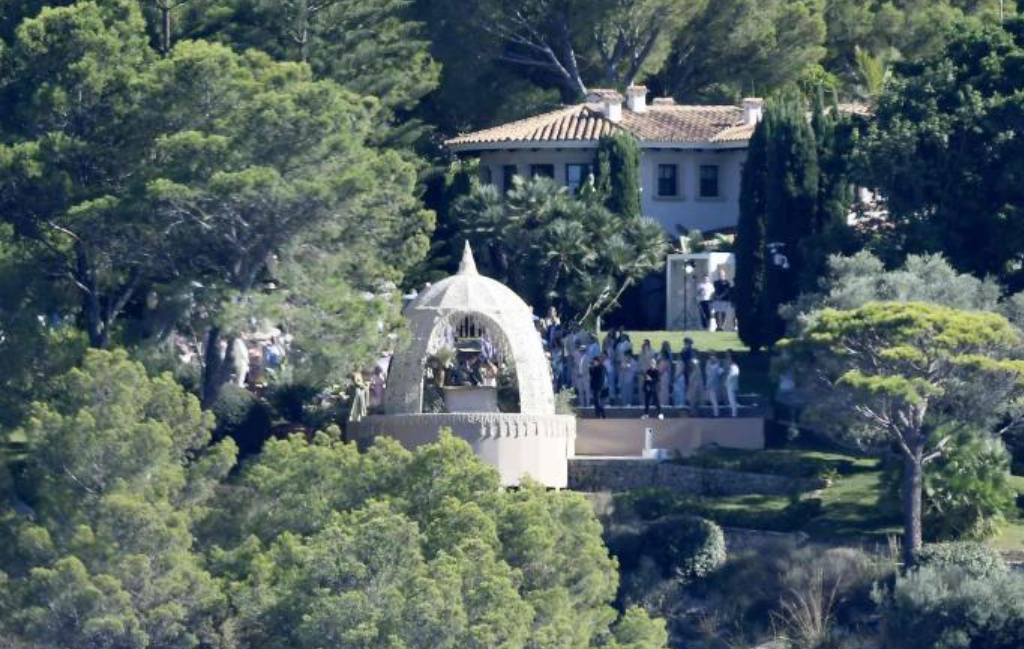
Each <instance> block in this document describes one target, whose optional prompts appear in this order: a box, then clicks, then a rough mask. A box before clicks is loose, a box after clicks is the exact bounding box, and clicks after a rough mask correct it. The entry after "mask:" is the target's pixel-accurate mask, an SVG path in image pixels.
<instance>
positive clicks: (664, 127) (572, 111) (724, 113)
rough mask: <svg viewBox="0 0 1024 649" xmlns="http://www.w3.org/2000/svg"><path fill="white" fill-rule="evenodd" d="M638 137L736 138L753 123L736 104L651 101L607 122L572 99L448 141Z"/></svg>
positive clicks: (592, 107)
mask: <svg viewBox="0 0 1024 649" xmlns="http://www.w3.org/2000/svg"><path fill="white" fill-rule="evenodd" d="M620 129H622V130H626V131H628V132H630V133H632V134H633V135H634V136H635V137H636V138H637V139H639V140H640V141H641V142H665V143H680V144H684V143H701V142H709V143H710V142H739V141H743V140H747V139H749V138H750V135H751V133H752V132H753V126H752V125H747V124H744V123H743V109H742V108H739V107H737V106H677V105H666V104H654V105H651V106H648V107H647V110H646V111H644V112H642V113H635V112H633V111H631V110H628V109H627V108H626V107H623V110H622V120H621V121H620V122H618V123H613V122H611V121H610V120H609V119H608V118H606V117H605V116H604V114H603V113H602V112H601V107H600V105H599V104H576V105H574V106H566V107H564V108H559V109H557V110H553V111H551V112H548V113H544V114H542V115H536V116H534V117H528V118H526V119H521V120H518V121H515V122H509V123H508V124H502V125H500V126H495V127H493V128H489V129H484V130H482V131H476V132H475V133H466V134H464V135H460V136H458V137H455V138H452V139H450V140H448V141H447V142H445V144H446V145H448V146H456V147H458V146H467V145H479V144H500V143H504V142H507V143H513V142H515V143H528V142H587V141H593V140H598V139H600V138H601V137H602V136H604V135H609V134H611V133H614V132H615V131H617V130H620Z"/></svg>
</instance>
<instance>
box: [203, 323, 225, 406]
mask: <svg viewBox="0 0 1024 649" xmlns="http://www.w3.org/2000/svg"><path fill="white" fill-rule="evenodd" d="M220 339H221V331H220V327H210V330H209V331H207V332H206V346H205V349H204V350H203V394H202V399H201V403H202V406H203V409H207V408H210V407H211V406H213V403H214V402H215V401H216V400H217V397H218V396H219V395H220V388H221V386H222V385H224V381H223V376H224V371H223V368H224V364H225V362H226V361H227V359H226V358H221V356H220Z"/></svg>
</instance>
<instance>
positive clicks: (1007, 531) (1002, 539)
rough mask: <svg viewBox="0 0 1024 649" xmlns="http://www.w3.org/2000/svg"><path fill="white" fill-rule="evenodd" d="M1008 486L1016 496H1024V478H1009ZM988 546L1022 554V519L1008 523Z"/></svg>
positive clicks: (1015, 476) (1023, 549)
mask: <svg viewBox="0 0 1024 649" xmlns="http://www.w3.org/2000/svg"><path fill="white" fill-rule="evenodd" d="M1010 484H1011V485H1012V486H1013V487H1014V489H1016V490H1017V493H1018V494H1024V476H1019V475H1014V476H1010ZM1022 514H1024V512H1022ZM989 545H991V546H992V547H994V548H997V549H999V550H1017V551H1018V552H1024V518H1018V519H1017V520H1014V521H1010V522H1009V523H1008V524H1007V525H1006V526H1005V527H1004V528H1003V529H1002V530H1001V531H1000V533H999V534H997V535H996V536H995V537H994V538H992V539H991V540H990V541H989Z"/></svg>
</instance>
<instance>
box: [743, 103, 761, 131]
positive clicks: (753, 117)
mask: <svg viewBox="0 0 1024 649" xmlns="http://www.w3.org/2000/svg"><path fill="white" fill-rule="evenodd" d="M763 115H764V99H761V98H760V97H747V98H746V99H744V100H743V123H744V124H747V125H750V126H753V125H754V124H757V123H758V122H760V121H761V117H762V116H763Z"/></svg>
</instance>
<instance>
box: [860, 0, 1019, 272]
mask: <svg viewBox="0 0 1024 649" xmlns="http://www.w3.org/2000/svg"><path fill="white" fill-rule="evenodd" d="M1022 62H1024V19H1021V18H1008V19H1007V20H1006V22H1005V23H1003V24H1002V25H1001V26H988V27H984V28H980V27H979V28H967V29H961V30H959V33H957V34H956V36H955V37H954V38H953V39H952V40H951V41H950V42H949V43H948V44H946V45H945V46H944V47H943V48H941V49H940V50H938V51H936V52H935V53H934V54H933V55H931V56H928V57H925V58H923V59H921V60H915V61H910V62H907V63H906V64H905V65H900V66H897V68H896V72H895V74H894V75H893V78H892V80H891V81H890V83H889V84H888V85H887V87H886V91H885V92H884V93H883V94H882V96H881V97H880V98H879V101H878V108H877V111H876V118H877V119H876V123H875V125H874V126H873V128H872V129H871V132H870V134H869V136H868V139H867V142H866V143H865V145H864V163H865V166H866V169H867V172H868V178H869V182H871V184H872V186H874V187H877V188H878V189H879V190H880V191H881V192H882V193H883V194H884V195H885V196H886V199H887V203H888V207H889V210H890V213H891V216H892V219H893V223H894V224H895V226H896V227H897V228H898V229H899V233H900V234H901V235H902V236H901V237H900V238H899V239H898V240H896V241H894V243H895V244H896V245H897V246H899V248H900V250H901V251H902V250H906V251H909V252H915V251H928V252H943V253H944V254H946V255H947V256H948V257H949V258H950V260H952V261H953V263H954V264H955V265H956V266H957V267H958V268H960V269H962V270H965V271H970V272H973V273H977V274H979V275H984V274H992V275H995V276H996V277H998V278H999V279H1001V280H1002V281H1004V282H1007V283H1009V284H1010V285H1011V287H1012V288H1014V289H1018V290H1019V289H1020V288H1022V287H1024V283H1022V275H1021V270H1020V267H1021V250H1022V249H1024V238H1022V236H1024V235H1022V233H1024V208H1022V205H1024V194H1022V191H1024V190H1022V189H1021V183H1020V181H1019V179H1020V176H1021V174H1022V164H1024V162H1022V160H1024V144H1022V142H1021V139H1020V138H1019V137H1016V133H1018V132H1019V126H1020V123H1021V120H1022V119H1024V99H1022V97H1024V94H1022V89H1024V63H1022Z"/></svg>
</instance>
